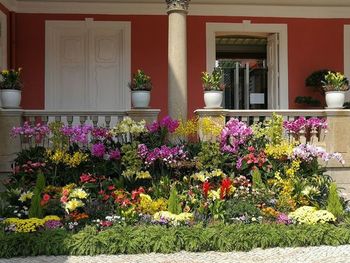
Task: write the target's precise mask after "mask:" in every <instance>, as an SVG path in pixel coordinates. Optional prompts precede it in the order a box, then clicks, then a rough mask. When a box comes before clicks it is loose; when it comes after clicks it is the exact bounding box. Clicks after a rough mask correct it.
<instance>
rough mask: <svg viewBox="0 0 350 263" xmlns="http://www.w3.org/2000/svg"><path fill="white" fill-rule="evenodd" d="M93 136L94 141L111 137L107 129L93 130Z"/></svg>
mask: <svg viewBox="0 0 350 263" xmlns="http://www.w3.org/2000/svg"><path fill="white" fill-rule="evenodd" d="M91 135H92V137H93V138H94V139H97V140H104V139H106V138H108V137H110V134H109V130H108V129H107V128H101V127H98V128H93V129H92V131H91Z"/></svg>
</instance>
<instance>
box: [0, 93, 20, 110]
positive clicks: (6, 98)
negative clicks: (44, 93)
mask: <svg viewBox="0 0 350 263" xmlns="http://www.w3.org/2000/svg"><path fill="white" fill-rule="evenodd" d="M20 103H21V91H20V90H15V89H3V90H1V107H3V108H4V109H18V108H19V105H20Z"/></svg>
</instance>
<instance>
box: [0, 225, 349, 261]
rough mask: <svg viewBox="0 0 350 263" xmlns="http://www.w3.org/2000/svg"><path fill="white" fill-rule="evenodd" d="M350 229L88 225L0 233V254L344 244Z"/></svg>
mask: <svg viewBox="0 0 350 263" xmlns="http://www.w3.org/2000/svg"><path fill="white" fill-rule="evenodd" d="M349 243H350V230H349V228H346V227H336V226H334V225H329V224H325V225H292V226H285V225H277V224H270V225H267V224H266V225H265V224H250V225H244V224H232V225H223V224H219V225H212V226H210V227H203V226H200V225H199V226H194V227H162V226H145V225H141V226H120V225H119V226H114V227H111V228H109V229H107V230H104V231H97V230H96V229H95V228H94V227H91V226H89V227H86V228H85V229H83V230H82V231H80V232H78V233H76V234H72V233H71V232H67V231H65V230H63V229H56V230H49V231H40V232H36V233H26V234H23V233H22V234H20V233H4V232H2V231H1V232H0V244H1V246H2V247H1V249H0V258H10V257H25V256H38V255H76V256H83V255H98V254H107V255H108V254H109V255H114V254H135V253H152V252H155V253H172V252H177V251H181V250H185V251H190V252H203V251H222V252H229V251H235V250H238V251H248V250H251V249H254V248H272V247H296V246H320V245H331V246H338V245H345V244H349Z"/></svg>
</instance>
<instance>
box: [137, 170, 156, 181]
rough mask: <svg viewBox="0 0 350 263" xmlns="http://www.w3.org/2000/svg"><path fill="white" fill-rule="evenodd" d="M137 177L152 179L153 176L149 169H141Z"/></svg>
mask: <svg viewBox="0 0 350 263" xmlns="http://www.w3.org/2000/svg"><path fill="white" fill-rule="evenodd" d="M136 179H152V176H151V174H150V173H149V172H148V171H140V172H137V173H136Z"/></svg>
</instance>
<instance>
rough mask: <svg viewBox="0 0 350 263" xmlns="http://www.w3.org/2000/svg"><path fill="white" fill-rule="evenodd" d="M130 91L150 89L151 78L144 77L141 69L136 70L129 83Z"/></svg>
mask: <svg viewBox="0 0 350 263" xmlns="http://www.w3.org/2000/svg"><path fill="white" fill-rule="evenodd" d="M129 87H130V89H131V90H147V91H150V90H151V89H152V82H151V77H150V76H148V75H146V74H145V72H144V71H143V70H142V69H138V70H137V72H136V73H134V75H133V78H132V81H131V83H129Z"/></svg>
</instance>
